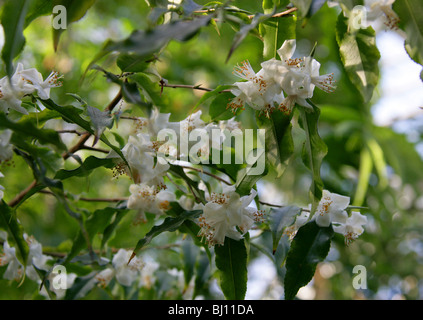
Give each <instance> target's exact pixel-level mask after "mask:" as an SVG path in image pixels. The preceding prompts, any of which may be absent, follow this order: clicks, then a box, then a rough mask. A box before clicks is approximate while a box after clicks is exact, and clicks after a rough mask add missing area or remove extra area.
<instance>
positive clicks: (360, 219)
mask: <svg viewBox="0 0 423 320" xmlns="http://www.w3.org/2000/svg"><path fill="white" fill-rule="evenodd" d="M366 223H367V217H366V216H363V215H362V214H361V213H360V212H358V211H352V212H351V216H350V217H348V214H347V213H346V212H345V211H344V214H343V215H342V216H340V217H338V220H337V221H334V226H333V230H334V231H335V232H337V233H340V234H342V235H344V237H345V243H346V244H347V245H348V244H350V243H351V242H352V241H354V240H355V239H357V238H358V236H359V235H361V234H362V233H363V231H364V229H363V226H364V225H366Z"/></svg>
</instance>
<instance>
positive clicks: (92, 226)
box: [64, 207, 121, 264]
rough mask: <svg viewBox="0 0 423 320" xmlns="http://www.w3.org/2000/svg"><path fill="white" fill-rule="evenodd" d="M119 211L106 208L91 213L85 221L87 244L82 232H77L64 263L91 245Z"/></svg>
mask: <svg viewBox="0 0 423 320" xmlns="http://www.w3.org/2000/svg"><path fill="white" fill-rule="evenodd" d="M118 211H121V210H119V209H117V208H111V207H106V208H104V209H99V210H96V211H94V212H93V214H92V215H91V216H90V217H89V218H88V219H87V220H86V221H85V223H84V225H85V230H86V234H87V235H88V240H89V242H88V243H87V239H86V237H85V235H84V234H83V232H82V231H79V232H78V235H77V236H76V239H75V240H74V242H73V245H72V249H71V251H70V252H69V254H68V255H67V257H66V260H65V261H64V263H65V264H66V263H68V262H70V261H71V260H72V259H73V258H74V257H76V255H77V254H78V253H79V252H81V250H83V249H85V248H87V246H88V245H89V244H90V243H92V240H93V239H94V236H95V235H96V234H97V233H99V232H102V231H104V230H105V229H106V227H107V226H108V225H110V221H111V220H112V218H113V216H114V215H115V213H116V212H118Z"/></svg>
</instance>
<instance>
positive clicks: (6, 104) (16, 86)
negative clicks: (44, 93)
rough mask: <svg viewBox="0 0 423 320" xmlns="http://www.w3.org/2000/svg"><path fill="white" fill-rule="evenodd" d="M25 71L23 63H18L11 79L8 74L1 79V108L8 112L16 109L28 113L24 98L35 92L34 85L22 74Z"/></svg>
mask: <svg viewBox="0 0 423 320" xmlns="http://www.w3.org/2000/svg"><path fill="white" fill-rule="evenodd" d="M22 71H23V65H22V63H18V66H17V67H16V71H15V73H14V74H13V76H12V77H10V79H9V78H8V77H7V76H6V77H3V78H2V79H0V110H3V111H4V112H8V111H9V109H14V110H16V111H18V112H20V113H23V114H28V111H26V109H25V108H24V107H22V106H21V105H22V101H21V100H22V98H23V97H24V96H25V95H27V94H30V93H32V92H34V87H33V86H32V84H30V83H29V82H28V81H26V80H25V78H23V77H22V75H21V74H20V73H21V72H22Z"/></svg>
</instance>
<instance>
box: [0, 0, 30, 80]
mask: <svg viewBox="0 0 423 320" xmlns="http://www.w3.org/2000/svg"><path fill="white" fill-rule="evenodd" d="M29 2H30V0H13V1H6V4H5V5H4V7H3V12H2V15H1V24H2V26H3V30H4V45H3V49H2V51H1V57H2V59H3V61H4V64H5V66H6V73H7V75H8V76H9V77H11V76H12V73H13V59H14V58H15V57H16V56H17V55H18V54H19V53H20V52H21V51H22V49H23V47H24V45H25V37H24V35H23V29H24V23H25V16H26V12H27V10H28V6H29Z"/></svg>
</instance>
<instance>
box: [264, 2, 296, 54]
mask: <svg viewBox="0 0 423 320" xmlns="http://www.w3.org/2000/svg"><path fill="white" fill-rule="evenodd" d="M285 2H286V1H285ZM278 3H279V1H271V0H270V1H268V0H265V1H263V10H264V13H271V12H272V11H273V10H274V8H275V7H276V6H277V5H278ZM279 6H280V4H279ZM296 24H297V16H296V15H294V14H292V15H287V16H284V17H279V18H270V19H268V20H266V21H265V22H263V23H261V24H260V26H259V31H260V35H261V37H262V38H263V58H264V60H269V59H271V58H276V59H278V58H279V56H278V55H277V54H276V53H277V50H278V49H279V48H280V47H281V46H282V44H283V42H284V41H285V40H289V39H295V38H296Z"/></svg>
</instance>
